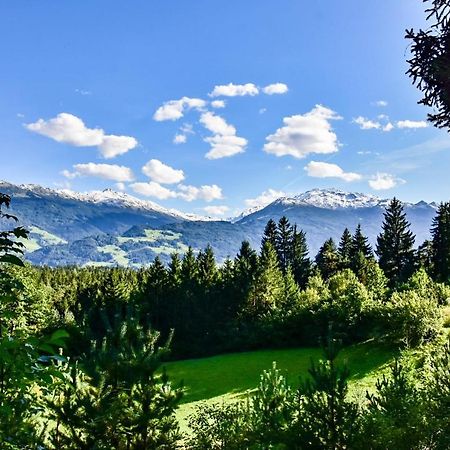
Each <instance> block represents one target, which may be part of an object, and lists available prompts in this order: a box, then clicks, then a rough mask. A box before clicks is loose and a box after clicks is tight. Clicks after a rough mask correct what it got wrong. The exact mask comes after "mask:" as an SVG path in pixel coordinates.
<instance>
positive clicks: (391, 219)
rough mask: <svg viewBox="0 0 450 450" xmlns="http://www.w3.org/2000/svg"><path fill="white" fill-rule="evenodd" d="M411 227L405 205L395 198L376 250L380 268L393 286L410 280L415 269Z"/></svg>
mask: <svg viewBox="0 0 450 450" xmlns="http://www.w3.org/2000/svg"><path fill="white" fill-rule="evenodd" d="M409 227H410V223H409V222H408V221H407V219H406V213H405V212H404V209H403V205H402V204H401V202H400V201H399V200H397V199H396V198H395V197H394V198H393V199H392V200H391V202H390V203H389V205H388V206H387V208H386V211H385V213H384V221H383V225H382V232H381V234H379V235H378V237H377V248H376V254H377V255H378V258H379V264H380V267H381V269H383V271H384V273H385V275H386V276H387V277H388V279H389V281H390V284H391V285H392V286H393V285H395V284H396V283H398V282H401V281H404V280H405V279H406V278H408V276H409V275H410V274H411V273H412V271H413V269H414V266H413V265H414V250H413V244H414V239H415V237H414V235H413V233H412V232H411V231H410V229H409Z"/></svg>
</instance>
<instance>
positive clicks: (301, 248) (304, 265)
mask: <svg viewBox="0 0 450 450" xmlns="http://www.w3.org/2000/svg"><path fill="white" fill-rule="evenodd" d="M308 253H309V252H308V245H307V243H306V234H305V232H304V231H303V230H300V231H297V226H294V232H293V239H292V263H291V270H292V275H293V277H294V279H295V281H296V282H297V284H298V285H299V286H300V287H301V288H305V287H306V284H307V283H308V278H309V276H310V275H311V260H310V259H309V256H308Z"/></svg>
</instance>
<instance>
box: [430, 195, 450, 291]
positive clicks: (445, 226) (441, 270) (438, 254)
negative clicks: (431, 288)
mask: <svg viewBox="0 0 450 450" xmlns="http://www.w3.org/2000/svg"><path fill="white" fill-rule="evenodd" d="M431 235H432V249H433V253H432V262H433V268H434V275H435V277H436V279H437V280H439V281H442V282H448V281H450V202H447V203H441V204H440V205H439V208H438V211H437V215H436V217H435V218H434V219H433V225H432V229H431Z"/></svg>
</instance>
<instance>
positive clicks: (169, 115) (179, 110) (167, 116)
mask: <svg viewBox="0 0 450 450" xmlns="http://www.w3.org/2000/svg"><path fill="white" fill-rule="evenodd" d="M205 105H206V102H205V100H202V99H201V98H190V97H183V98H180V99H179V100H170V101H168V102H166V103H164V104H163V105H162V106H160V107H159V108H158V109H157V110H156V112H155V114H153V119H154V120H156V121H158V122H162V121H164V120H178V119H181V117H183V115H184V113H185V112H186V111H187V110H189V109H192V108H195V109H197V110H201V109H202V108H204V107H205Z"/></svg>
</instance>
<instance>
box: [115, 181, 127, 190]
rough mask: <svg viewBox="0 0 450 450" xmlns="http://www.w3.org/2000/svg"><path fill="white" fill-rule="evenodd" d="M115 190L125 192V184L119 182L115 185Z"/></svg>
mask: <svg viewBox="0 0 450 450" xmlns="http://www.w3.org/2000/svg"><path fill="white" fill-rule="evenodd" d="M116 189H117V190H118V191H120V192H123V191H124V190H125V183H122V182H121V181H119V183H116Z"/></svg>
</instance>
